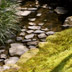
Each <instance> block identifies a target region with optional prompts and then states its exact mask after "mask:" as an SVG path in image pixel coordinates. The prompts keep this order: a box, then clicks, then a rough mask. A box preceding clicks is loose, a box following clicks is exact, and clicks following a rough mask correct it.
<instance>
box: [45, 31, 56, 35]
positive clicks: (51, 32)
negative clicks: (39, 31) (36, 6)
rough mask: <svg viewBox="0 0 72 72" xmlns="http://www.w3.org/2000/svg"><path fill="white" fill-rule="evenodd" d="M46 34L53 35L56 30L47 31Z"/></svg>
mask: <svg viewBox="0 0 72 72" xmlns="http://www.w3.org/2000/svg"><path fill="white" fill-rule="evenodd" d="M46 34H47V35H53V34H55V32H54V31H49V32H46Z"/></svg>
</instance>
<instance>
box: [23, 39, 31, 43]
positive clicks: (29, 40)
mask: <svg viewBox="0 0 72 72" xmlns="http://www.w3.org/2000/svg"><path fill="white" fill-rule="evenodd" d="M22 42H23V43H26V42H31V39H24V40H22Z"/></svg>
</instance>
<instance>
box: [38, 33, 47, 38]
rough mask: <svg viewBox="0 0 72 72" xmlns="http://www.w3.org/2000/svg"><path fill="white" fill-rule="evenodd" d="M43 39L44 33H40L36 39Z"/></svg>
mask: <svg viewBox="0 0 72 72" xmlns="http://www.w3.org/2000/svg"><path fill="white" fill-rule="evenodd" d="M45 37H46V35H45V33H42V34H39V35H38V38H45Z"/></svg>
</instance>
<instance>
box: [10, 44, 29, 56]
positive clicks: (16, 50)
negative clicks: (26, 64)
mask: <svg viewBox="0 0 72 72" xmlns="http://www.w3.org/2000/svg"><path fill="white" fill-rule="evenodd" d="M26 51H28V49H27V48H26V46H24V45H23V44H21V43H12V44H11V48H9V53H10V55H11V56H14V55H19V56H20V55H22V54H23V53H25V52H26Z"/></svg>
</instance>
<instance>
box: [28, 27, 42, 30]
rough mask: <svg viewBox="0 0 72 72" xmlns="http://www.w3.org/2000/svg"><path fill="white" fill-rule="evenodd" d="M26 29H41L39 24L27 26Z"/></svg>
mask: <svg viewBox="0 0 72 72" xmlns="http://www.w3.org/2000/svg"><path fill="white" fill-rule="evenodd" d="M28 29H32V30H35V29H41V27H40V26H28Z"/></svg>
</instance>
